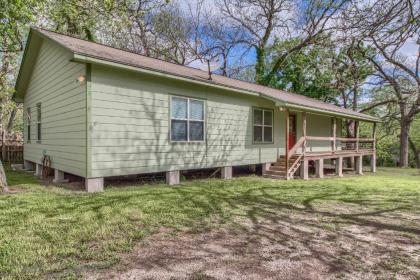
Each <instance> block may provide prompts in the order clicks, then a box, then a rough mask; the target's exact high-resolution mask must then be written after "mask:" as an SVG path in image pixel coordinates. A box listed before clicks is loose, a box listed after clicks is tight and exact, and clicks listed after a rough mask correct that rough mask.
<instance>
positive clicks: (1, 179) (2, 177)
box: [0, 160, 9, 192]
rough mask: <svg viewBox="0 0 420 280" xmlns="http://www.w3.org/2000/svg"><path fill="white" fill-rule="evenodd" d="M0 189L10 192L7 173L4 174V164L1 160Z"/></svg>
mask: <svg viewBox="0 0 420 280" xmlns="http://www.w3.org/2000/svg"><path fill="white" fill-rule="evenodd" d="M0 187H1V188H2V189H3V191H4V192H8V191H9V188H8V187H7V180H6V172H4V168H3V163H2V161H1V160H0Z"/></svg>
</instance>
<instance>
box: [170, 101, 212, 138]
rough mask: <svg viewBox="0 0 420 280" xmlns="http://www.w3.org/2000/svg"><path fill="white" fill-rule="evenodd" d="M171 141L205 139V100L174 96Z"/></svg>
mask: <svg viewBox="0 0 420 280" xmlns="http://www.w3.org/2000/svg"><path fill="white" fill-rule="evenodd" d="M171 141H204V101H202V100H197V99H191V98H183V97H175V96H173V97H172V99H171Z"/></svg>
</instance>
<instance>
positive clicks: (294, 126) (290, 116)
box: [287, 113, 297, 150]
mask: <svg viewBox="0 0 420 280" xmlns="http://www.w3.org/2000/svg"><path fill="white" fill-rule="evenodd" d="M290 119H293V124H292V123H291V121H290ZM288 123H289V129H288V131H289V135H287V137H290V132H291V131H292V130H291V129H290V127H293V128H294V143H293V146H294V145H295V144H296V141H297V114H296V113H289V121H288ZM289 139H290V138H289ZM288 144H289V146H290V140H289V141H288ZM293 146H291V147H287V149H288V150H290V149H291V148H292V147H293Z"/></svg>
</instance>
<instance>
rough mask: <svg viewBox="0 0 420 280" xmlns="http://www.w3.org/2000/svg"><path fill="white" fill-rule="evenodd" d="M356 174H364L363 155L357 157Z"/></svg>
mask: <svg viewBox="0 0 420 280" xmlns="http://www.w3.org/2000/svg"><path fill="white" fill-rule="evenodd" d="M356 174H359V175H362V174H363V156H362V155H360V156H357V157H356Z"/></svg>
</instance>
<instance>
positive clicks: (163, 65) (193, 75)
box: [36, 29, 378, 121]
mask: <svg viewBox="0 0 420 280" xmlns="http://www.w3.org/2000/svg"><path fill="white" fill-rule="evenodd" d="M36 31H38V32H40V33H41V34H43V35H44V36H46V37H48V38H50V39H51V40H53V41H55V42H57V43H58V44H60V45H62V46H63V47H65V48H67V49H69V50H70V51H72V52H73V53H75V54H80V55H84V56H88V57H92V58H96V59H100V60H105V61H111V62H115V63H118V64H124V65H129V66H133V67H138V68H143V69H148V70H152V71H156V72H163V73H166V74H170V75H174V76H181V77H184V78H188V79H191V80H200V81H201V82H206V83H209V84H217V85H221V86H225V87H230V88H234V89H239V90H242V91H243V90H244V91H250V92H253V93H258V94H261V95H262V96H266V97H269V98H271V99H275V100H278V101H280V102H284V103H287V104H294V105H297V106H304V107H308V108H317V109H321V110H323V111H328V112H331V113H332V114H339V115H346V116H352V117H354V118H357V119H364V120H370V121H378V119H377V118H375V117H373V116H369V115H366V114H362V113H359V112H355V111H352V110H348V109H344V108H341V107H338V106H335V105H333V104H329V103H325V102H322V101H320V100H316V99H313V98H309V97H306V96H303V95H299V94H294V93H289V92H286V91H282V90H278V89H273V88H270V87H266V86H262V85H258V84H254V83H249V82H245V81H241V80H237V79H232V78H228V77H224V76H220V75H214V74H213V75H212V81H209V80H208V73H207V72H206V71H202V70H199V69H195V68H192V67H187V66H182V65H178V64H174V63H169V62H166V61H163V60H159V59H155V58H151V57H147V56H143V55H139V54H135V53H132V52H129V51H124V50H121V49H116V48H113V47H109V46H106V45H102V44H98V43H94V42H90V41H86V40H81V39H77V38H74V37H71V36H67V35H63V34H59V33H55V32H52V31H47V30H43V29H36Z"/></svg>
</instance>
